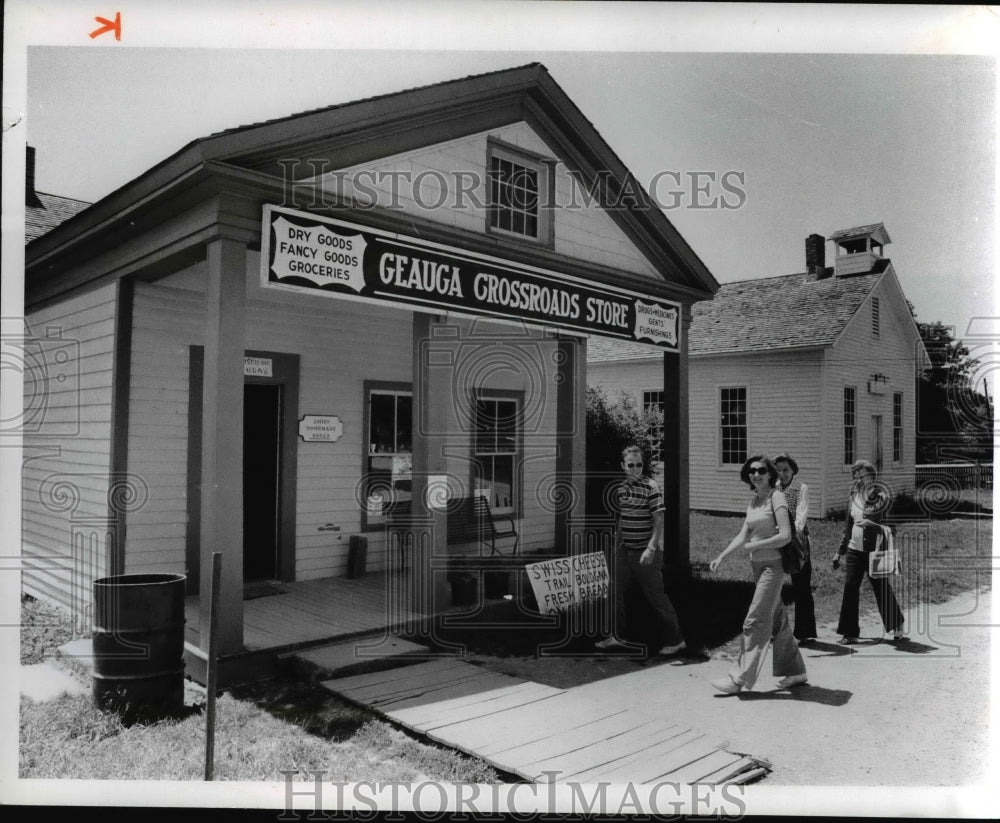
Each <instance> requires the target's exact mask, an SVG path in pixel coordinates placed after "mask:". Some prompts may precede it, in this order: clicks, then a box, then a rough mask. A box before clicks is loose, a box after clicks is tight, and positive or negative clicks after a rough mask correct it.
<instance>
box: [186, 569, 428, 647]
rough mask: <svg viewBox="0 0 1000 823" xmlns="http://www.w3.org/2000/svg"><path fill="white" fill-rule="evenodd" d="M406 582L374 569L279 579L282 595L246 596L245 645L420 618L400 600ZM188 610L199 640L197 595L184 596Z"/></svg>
mask: <svg viewBox="0 0 1000 823" xmlns="http://www.w3.org/2000/svg"><path fill="white" fill-rule="evenodd" d="M405 582H406V578H405V576H403V575H401V574H400V573H399V572H370V573H369V574H366V575H365V576H364V577H360V578H354V579H351V578H346V577H325V578H321V579H318V580H304V581H301V582H295V583H280V584H278V585H279V586H280V588H281V589H283V590H284V593H282V594H273V595H268V596H266V597H255V598H253V599H250V600H244V601H243V645H244V646H245V648H246V650H247V651H249V652H256V651H264V650H270V649H286V648H294V647H299V646H303V645H308V644H312V643H317V642H321V641H324V640H332V639H335V638H338V637H350V636H354V635H360V634H366V633H370V632H376V631H379V630H382V629H388V628H392V627H393V626H398V625H400V624H403V623H409V622H412V621H414V620H418V619H421V618H422V617H423V615H419V614H417V613H415V612H412V611H409V610H408V609H405V608H402V607H401V605H400V598H399V596H398V593H399V592H400V590H401V587H402V586H403V585H404V584H405ZM184 609H185V617H186V619H187V623H186V626H185V640H187V641H188V642H189V643H192V644H194V645H198V641H199V636H200V631H199V624H200V617H199V611H198V609H199V598H198V595H189V596H188V597H187V598H185V603H184Z"/></svg>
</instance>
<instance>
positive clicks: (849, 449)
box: [844, 386, 858, 466]
mask: <svg viewBox="0 0 1000 823" xmlns="http://www.w3.org/2000/svg"><path fill="white" fill-rule="evenodd" d="M857 410H858V406H857V392H856V390H855V388H854V386H844V465H845V466H848V465H850V464H851V463H853V462H854V459H855V458H854V444H855V442H856V437H857Z"/></svg>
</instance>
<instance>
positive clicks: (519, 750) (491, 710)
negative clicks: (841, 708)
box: [323, 659, 767, 785]
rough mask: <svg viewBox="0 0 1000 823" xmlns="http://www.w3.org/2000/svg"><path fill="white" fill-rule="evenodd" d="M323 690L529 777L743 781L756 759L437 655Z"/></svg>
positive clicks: (667, 722) (638, 715) (632, 711)
mask: <svg viewBox="0 0 1000 823" xmlns="http://www.w3.org/2000/svg"><path fill="white" fill-rule="evenodd" d="M323 686H324V687H326V688H327V689H329V690H330V691H332V692H334V693H336V694H338V695H341V696H342V697H344V698H346V699H348V700H351V701H353V702H355V703H360V704H361V705H364V706H366V707H368V708H371V709H373V710H375V711H377V712H379V713H380V714H382V715H384V716H385V717H386V718H387V719H389V720H391V721H393V722H395V723H398V724H400V725H402V726H405V727H406V728H408V729H411V730H412V731H414V732H417V733H419V734H423V735H426V736H427V737H429V738H430V739H431V740H434V741H436V742H438V743H442V744H444V745H446V746H450V747H452V748H455V749H459V750H460V751H463V752H466V753H467V754H471V755H475V756H477V757H480V758H482V759H484V760H486V761H488V762H489V763H491V764H493V765H494V766H495V767H496V768H498V769H501V770H503V771H505V772H509V773H511V774H516V775H518V776H520V777H522V778H524V779H526V780H530V781H533V782H536V783H548V782H553V781H554V782H564V781H574V782H588V783H589V782H601V781H607V782H611V783H626V782H632V783H659V782H672V783H699V784H702V785H707V784H714V785H722V784H726V783H744V782H748V781H749V780H753V779H756V778H758V777H760V776H762V775H763V774H765V773H766V771H767V769H766V767H765V766H764V765H762V763H761V761H758V760H755V759H754V758H752V757H748V756H745V755H741V754H734V753H732V752H729V751H727V750H726V748H725V743H724V742H723V741H719V740H714V739H712V738H710V737H709V736H708V735H706V734H704V733H702V732H699V731H698V730H697V729H691V728H689V727H688V726H687V725H686V724H685V723H684V722H683V721H681V720H679V719H677V718H674V719H663V718H659V717H654V716H652V715H650V714H647V713H644V712H643V711H642V710H641V709H640V708H633V707H630V706H622V705H615V704H614V703H613V702H610V701H602V702H600V703H598V702H596V701H593V700H591V699H588V698H584V697H581V696H579V695H578V694H576V693H575V692H574V690H573V689H569V690H566V689H556V688H553V687H551V686H544V685H542V684H539V683H532V682H530V681H527V680H521V679H520V678H517V677H510V676H508V675H505V674H500V673H497V672H493V671H490V670H488V669H484V668H482V667H481V666H474V665H471V664H469V663H465V662H463V661H461V660H456V659H439V660H432V661H429V662H426V663H419V664H416V665H412V666H407V667H405V668H397V669H390V670H388V671H383V672H376V673H370V674H362V675H355V676H352V677H342V678H337V679H334V680H327V681H324V682H323Z"/></svg>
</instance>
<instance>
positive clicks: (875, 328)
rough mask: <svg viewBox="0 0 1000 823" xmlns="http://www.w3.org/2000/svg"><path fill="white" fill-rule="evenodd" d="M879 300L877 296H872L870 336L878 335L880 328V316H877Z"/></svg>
mask: <svg viewBox="0 0 1000 823" xmlns="http://www.w3.org/2000/svg"><path fill="white" fill-rule="evenodd" d="M879 311H880V307H879V301H878V298H877V297H873V298H872V337H878V336H879V332H880V330H881V318H880V317H879Z"/></svg>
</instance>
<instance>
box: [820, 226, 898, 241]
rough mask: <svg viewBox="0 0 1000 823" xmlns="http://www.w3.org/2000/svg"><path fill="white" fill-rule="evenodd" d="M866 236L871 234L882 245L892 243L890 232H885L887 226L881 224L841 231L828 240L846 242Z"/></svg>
mask: <svg viewBox="0 0 1000 823" xmlns="http://www.w3.org/2000/svg"><path fill="white" fill-rule="evenodd" d="M866 234H870V235H871V236H872V237H873V238H874V239H875V241H876V242H878V243H881V244H882V245H887V244H889V243H891V242H892V240H891V239H890V238H889V232H887V231H886V230H885V226H884V225H882V224H881V223H869V224H868V225H866V226H855V227H854V228H853V229H840V231H835V232H834V233H833V234H831V235H830V236H829V237H828V238H826V239H827V240H846V239H847V238H850V237H864V236H865V235H866Z"/></svg>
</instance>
